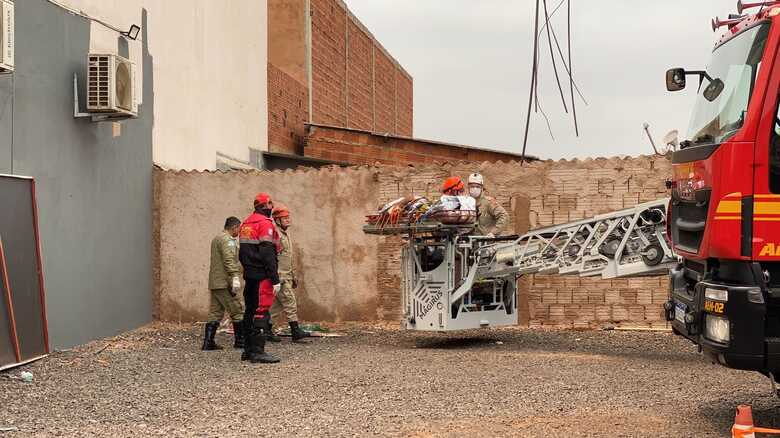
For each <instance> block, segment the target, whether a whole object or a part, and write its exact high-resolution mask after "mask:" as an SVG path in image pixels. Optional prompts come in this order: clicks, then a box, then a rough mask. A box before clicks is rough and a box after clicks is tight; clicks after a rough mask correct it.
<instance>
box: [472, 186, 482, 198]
mask: <svg viewBox="0 0 780 438" xmlns="http://www.w3.org/2000/svg"><path fill="white" fill-rule="evenodd" d="M481 194H482V187H469V195H471V197H472V198H479V195H481Z"/></svg>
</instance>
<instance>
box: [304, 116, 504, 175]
mask: <svg viewBox="0 0 780 438" xmlns="http://www.w3.org/2000/svg"><path fill="white" fill-rule="evenodd" d="M304 153H305V155H306V156H307V157H311V158H320V159H323V160H333V161H338V162H343V163H350V164H368V165H372V164H377V163H379V164H383V165H390V166H407V165H410V164H435V163H441V162H444V161H471V162H482V161H512V160H519V157H518V156H517V155H513V154H507V153H502V152H493V151H487V150H480V149H474V148H470V147H465V146H459V145H450V144H446V143H437V142H431V141H425V140H417V139H412V138H406V137H388V136H384V135H378V134H373V133H370V132H365V131H355V130H348V129H341V128H333V127H327V126H311V127H310V128H309V130H308V133H307V135H306V143H305V148H304Z"/></svg>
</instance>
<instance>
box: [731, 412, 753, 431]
mask: <svg viewBox="0 0 780 438" xmlns="http://www.w3.org/2000/svg"><path fill="white" fill-rule="evenodd" d="M731 437H732V438H756V434H755V431H754V427H753V409H752V408H751V407H750V405H739V406H737V415H735V416H734V426H733V427H732V428H731Z"/></svg>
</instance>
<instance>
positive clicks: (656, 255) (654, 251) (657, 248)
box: [642, 243, 664, 266]
mask: <svg viewBox="0 0 780 438" xmlns="http://www.w3.org/2000/svg"><path fill="white" fill-rule="evenodd" d="M663 259H664V250H663V248H661V245H659V244H658V243H651V244H650V245H647V246H646V247H645V250H644V251H642V260H643V261H644V262H645V264H646V265H647V266H656V265H658V264H659V263H661V260H663Z"/></svg>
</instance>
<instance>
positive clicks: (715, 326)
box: [704, 314, 731, 344]
mask: <svg viewBox="0 0 780 438" xmlns="http://www.w3.org/2000/svg"><path fill="white" fill-rule="evenodd" d="M704 337H706V338H707V339H709V340H711V341H715V342H720V343H722V344H726V343H728V342H729V340H730V339H731V338H730V336H729V320H728V319H727V318H722V317H720V316H715V315H710V314H707V315H706V316H705V318H704Z"/></svg>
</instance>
